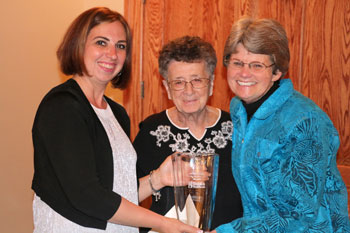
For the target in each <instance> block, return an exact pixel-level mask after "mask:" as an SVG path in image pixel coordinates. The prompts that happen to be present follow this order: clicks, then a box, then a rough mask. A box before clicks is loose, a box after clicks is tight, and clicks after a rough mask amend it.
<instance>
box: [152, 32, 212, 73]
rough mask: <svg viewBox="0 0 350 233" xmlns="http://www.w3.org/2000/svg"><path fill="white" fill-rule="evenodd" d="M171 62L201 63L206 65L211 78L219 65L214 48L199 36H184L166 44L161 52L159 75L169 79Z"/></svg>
mask: <svg viewBox="0 0 350 233" xmlns="http://www.w3.org/2000/svg"><path fill="white" fill-rule="evenodd" d="M171 61H178V62H187V63H194V62H201V61H204V62H205V64H206V70H207V72H208V74H209V76H211V77H213V74H214V70H215V67H216V63H217V58H216V53H215V49H214V48H213V46H212V45H211V44H210V43H208V42H206V41H204V40H203V39H201V38H200V37H198V36H183V37H180V38H177V39H175V40H172V41H170V42H169V43H167V44H165V45H164V46H163V48H162V50H161V51H160V54H159V59H158V65H159V73H160V74H161V75H162V76H163V78H164V79H168V67H169V64H170V62H171Z"/></svg>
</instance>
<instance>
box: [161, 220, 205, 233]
mask: <svg viewBox="0 0 350 233" xmlns="http://www.w3.org/2000/svg"><path fill="white" fill-rule="evenodd" d="M155 230H157V231H159V232H163V233H185V232H186V233H203V231H202V230H200V229H198V228H196V227H193V226H190V225H187V224H185V223H182V222H181V221H179V220H177V219H174V218H167V217H164V221H163V223H162V225H161V226H160V229H155Z"/></svg>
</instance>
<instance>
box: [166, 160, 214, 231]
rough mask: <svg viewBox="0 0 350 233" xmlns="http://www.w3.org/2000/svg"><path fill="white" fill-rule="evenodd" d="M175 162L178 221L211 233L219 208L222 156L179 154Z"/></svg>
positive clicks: (175, 193)
mask: <svg viewBox="0 0 350 233" xmlns="http://www.w3.org/2000/svg"><path fill="white" fill-rule="evenodd" d="M172 161H173V169H174V196H175V208H176V215H177V218H178V219H179V220H180V221H182V222H184V223H187V224H189V225H192V226H195V227H198V228H200V229H201V230H203V231H204V232H209V231H210V226H211V221H212V216H213V212H214V207H215V196H216V184H217V180H218V171H219V155H217V154H207V153H175V154H173V158H172Z"/></svg>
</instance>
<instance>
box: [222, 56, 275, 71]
mask: <svg viewBox="0 0 350 233" xmlns="http://www.w3.org/2000/svg"><path fill="white" fill-rule="evenodd" d="M224 63H225V65H226V66H227V67H229V68H231V69H235V70H241V69H243V67H244V65H245V64H247V65H248V67H249V70H250V71H251V72H254V73H260V72H262V71H264V70H265V69H267V68H270V67H271V66H273V65H275V63H272V64H271V65H269V66H267V65H265V64H264V63H261V62H250V63H245V62H242V61H241V60H238V59H225V61H224Z"/></svg>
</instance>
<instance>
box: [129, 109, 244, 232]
mask: <svg viewBox="0 0 350 233" xmlns="http://www.w3.org/2000/svg"><path fill="white" fill-rule="evenodd" d="M220 113H221V114H220V117H219V118H218V120H217V121H216V122H215V123H214V124H213V125H212V126H210V127H208V128H207V129H206V131H205V132H204V134H203V136H202V138H196V137H195V136H194V135H192V133H191V132H190V130H189V129H188V128H181V127H179V126H177V125H175V124H174V123H173V122H171V121H170V119H169V118H168V115H167V110H166V111H163V112H160V113H158V114H154V115H152V116H149V117H148V118H147V119H145V120H144V121H143V122H141V123H140V131H139V133H138V135H137V136H136V138H135V140H134V147H135V150H136V152H137V157H138V160H137V173H138V177H139V178H141V177H143V176H146V175H148V174H149V173H150V171H152V170H154V169H157V168H158V167H159V166H160V164H161V163H162V162H163V161H164V160H165V159H166V157H167V156H168V155H171V154H172V153H174V152H176V151H178V152H207V153H214V152H215V153H217V154H219V156H220V160H219V180H218V187H217V194H216V195H217V196H216V203H215V210H214V217H213V222H212V229H214V228H216V227H217V226H219V225H221V224H223V223H228V222H231V221H232V220H233V219H236V218H239V217H241V216H242V204H241V199H240V194H239V192H238V189H237V187H236V183H235V181H234V179H233V176H232V170H231V150H232V138H231V137H232V130H233V125H232V121H231V119H230V115H229V113H227V112H224V111H220ZM173 207H174V193H173V188H172V187H165V188H163V189H162V190H161V199H160V200H158V201H157V202H155V200H154V199H153V201H152V206H151V210H153V211H155V212H157V213H159V214H162V215H166V216H168V215H167V213H168V212H169V210H170V209H172V208H173ZM169 217H173V216H169ZM141 231H143V232H144V231H146V230H145V229H141Z"/></svg>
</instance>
